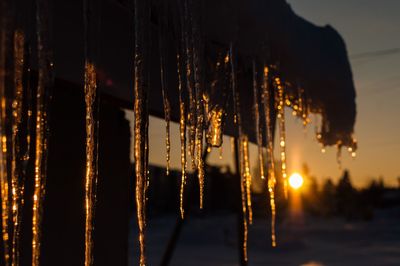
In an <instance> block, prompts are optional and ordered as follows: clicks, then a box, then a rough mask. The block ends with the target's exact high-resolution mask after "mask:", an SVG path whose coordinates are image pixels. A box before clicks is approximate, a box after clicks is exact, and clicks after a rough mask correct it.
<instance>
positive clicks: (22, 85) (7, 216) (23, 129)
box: [0, 0, 53, 266]
mask: <svg viewBox="0 0 400 266" xmlns="http://www.w3.org/2000/svg"><path fill="white" fill-rule="evenodd" d="M1 5H2V6H1V10H2V12H3V13H2V17H1V26H0V27H1V29H0V30H1V33H0V35H1V36H0V42H1V43H0V103H1V104H0V116H1V120H0V139H1V142H0V143H1V151H0V189H1V218H2V242H3V250H2V252H1V253H2V254H4V256H3V261H4V264H5V266H9V265H13V266H14V265H15V266H17V265H19V264H20V261H19V252H20V231H21V224H22V222H23V221H22V208H23V206H24V194H25V193H24V192H25V176H26V174H27V173H26V171H27V165H28V162H29V160H30V158H31V150H33V149H31V131H32V130H31V128H32V127H33V125H34V128H35V132H34V136H35V138H34V142H33V145H34V151H35V154H34V191H33V199H32V201H33V203H32V265H39V260H40V237H41V220H42V212H43V198H44V194H45V184H46V166H47V150H48V133H49V122H48V121H49V113H48V108H49V104H50V100H51V90H52V87H53V61H52V53H51V49H50V46H49V43H50V42H49V21H48V12H49V10H48V3H47V1H46V0H36V5H35V7H36V17H35V18H36V20H35V21H36V35H35V37H36V38H35V41H36V47H37V51H36V54H37V66H38V67H37V86H36V95H35V98H33V95H32V90H33V86H32V84H31V68H30V60H31V58H30V54H31V53H30V49H31V48H30V46H28V45H27V40H26V33H25V30H24V27H23V26H21V25H20V23H19V21H17V19H16V18H14V17H12V16H11V15H10V14H12V11H11V10H14V9H15V8H16V3H10V2H9V1H2V2H1ZM7 12H8V13H7ZM9 54H11V55H12V60H11V62H12V63H9V62H8V56H9ZM11 80H12V81H11ZM33 102H36V107H35V109H36V112H35V113H33V111H32V110H33V108H32V103H33ZM33 115H34V116H35V119H34V121H31V120H32V119H31V118H32V116H33ZM24 222H28V221H24Z"/></svg>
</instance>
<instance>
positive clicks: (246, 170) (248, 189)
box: [241, 135, 253, 224]
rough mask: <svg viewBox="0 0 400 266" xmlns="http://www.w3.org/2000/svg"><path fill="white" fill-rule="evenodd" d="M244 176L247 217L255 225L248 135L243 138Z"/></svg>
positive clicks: (242, 165)
mask: <svg viewBox="0 0 400 266" xmlns="http://www.w3.org/2000/svg"><path fill="white" fill-rule="evenodd" d="M242 146H243V147H242V152H243V154H242V164H241V167H242V169H243V170H242V171H243V173H242V175H243V182H244V185H245V187H246V203H247V215H248V220H249V224H252V223H253V208H252V206H251V173H250V155H249V140H248V137H247V136H246V135H244V136H243V137H242Z"/></svg>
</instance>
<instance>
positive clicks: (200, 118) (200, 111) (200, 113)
mask: <svg viewBox="0 0 400 266" xmlns="http://www.w3.org/2000/svg"><path fill="white" fill-rule="evenodd" d="M194 50H195V51H196V49H194ZM198 56H199V55H198V52H194V62H195V63H194V65H195V67H194V68H195V71H194V78H195V91H196V116H197V122H196V151H197V156H196V157H197V171H198V179H199V190H200V209H203V196H204V162H203V131H204V128H203V124H204V106H203V98H202V97H203V93H202V89H201V86H200V77H199V75H200V74H199V71H200V70H199V67H200V66H199V58H198Z"/></svg>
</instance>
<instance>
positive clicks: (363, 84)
mask: <svg viewBox="0 0 400 266" xmlns="http://www.w3.org/2000/svg"><path fill="white" fill-rule="evenodd" d="M287 2H288V3H289V4H290V5H291V6H292V8H293V10H294V11H295V13H297V14H298V15H300V16H301V17H303V18H305V19H307V20H308V21H310V22H312V23H314V24H316V25H319V26H324V25H326V24H330V25H331V26H333V27H334V28H335V29H337V30H338V32H339V33H340V34H341V35H342V37H343V38H344V40H345V42H346V45H347V51H348V54H349V56H350V61H351V66H352V71H353V78H354V82H355V86H356V93H357V99H356V103H357V120H356V125H355V138H356V139H357V141H358V146H359V149H358V151H357V157H356V158H355V159H352V158H351V156H350V155H349V154H348V153H347V152H346V151H344V150H343V152H342V157H341V161H342V163H341V166H340V167H339V164H338V163H337V160H336V149H335V148H327V149H326V152H325V153H323V154H322V153H321V147H320V146H319V145H318V144H317V142H316V140H315V127H314V125H313V124H311V125H310V126H309V127H308V128H306V129H304V128H303V126H302V124H301V121H298V120H296V119H295V118H293V117H292V116H290V115H289V113H290V112H289V111H288V115H287V117H290V118H289V119H288V121H287V158H288V161H287V163H288V173H289V174H290V173H293V172H296V171H301V169H302V165H303V164H307V165H308V168H309V169H310V174H311V175H313V176H315V177H316V178H317V181H318V182H323V180H325V179H326V178H332V179H333V180H337V179H338V178H339V177H340V176H341V175H342V172H343V170H344V169H348V170H349V171H350V176H351V179H352V181H353V183H354V184H355V185H356V186H364V185H366V184H368V183H369V182H370V181H371V180H372V179H373V178H378V177H382V178H383V179H384V181H385V183H386V184H388V185H392V186H395V185H397V184H398V181H397V178H398V177H399V176H400V156H399V152H400V16H399V13H400V1H398V0H380V1H377V0H335V1H332V0H288V1H287ZM396 49H397V50H396ZM376 51H384V53H383V55H382V53H378V54H379V55H375V56H365V55H364V53H370V52H373V54H374V52H376ZM385 51H389V52H388V53H385ZM128 117H129V118H130V119H132V114H128ZM313 118H314V117H311V119H312V120H314V121H315V119H313ZM131 124H132V123H131ZM149 133H150V156H149V157H150V158H149V159H150V163H151V164H156V165H165V123H164V121H163V120H161V119H157V118H151V119H150V129H149ZM171 136H172V137H171V151H172V152H171V166H172V168H174V169H180V155H179V149H180V144H179V137H178V136H179V128H178V125H177V124H173V125H172V126H171ZM152 147H154V148H152ZM251 157H252V158H254V159H255V158H256V147H255V146H252V147H251ZM276 158H278V157H277V156H276ZM208 163H209V164H212V165H226V164H228V165H231V166H233V164H232V152H231V149H230V142H229V138H225V139H224V145H223V151H222V159H219V151H218V150H213V151H212V153H211V156H210V158H209V160H208Z"/></svg>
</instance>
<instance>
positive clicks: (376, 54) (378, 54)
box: [349, 48, 400, 60]
mask: <svg viewBox="0 0 400 266" xmlns="http://www.w3.org/2000/svg"><path fill="white" fill-rule="evenodd" d="M398 53H400V48H392V49H385V50H377V51H370V52H363V53H358V54H353V55H350V56H349V57H350V58H351V59H352V60H359V59H365V58H371V57H381V56H386V55H392V54H398Z"/></svg>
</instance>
